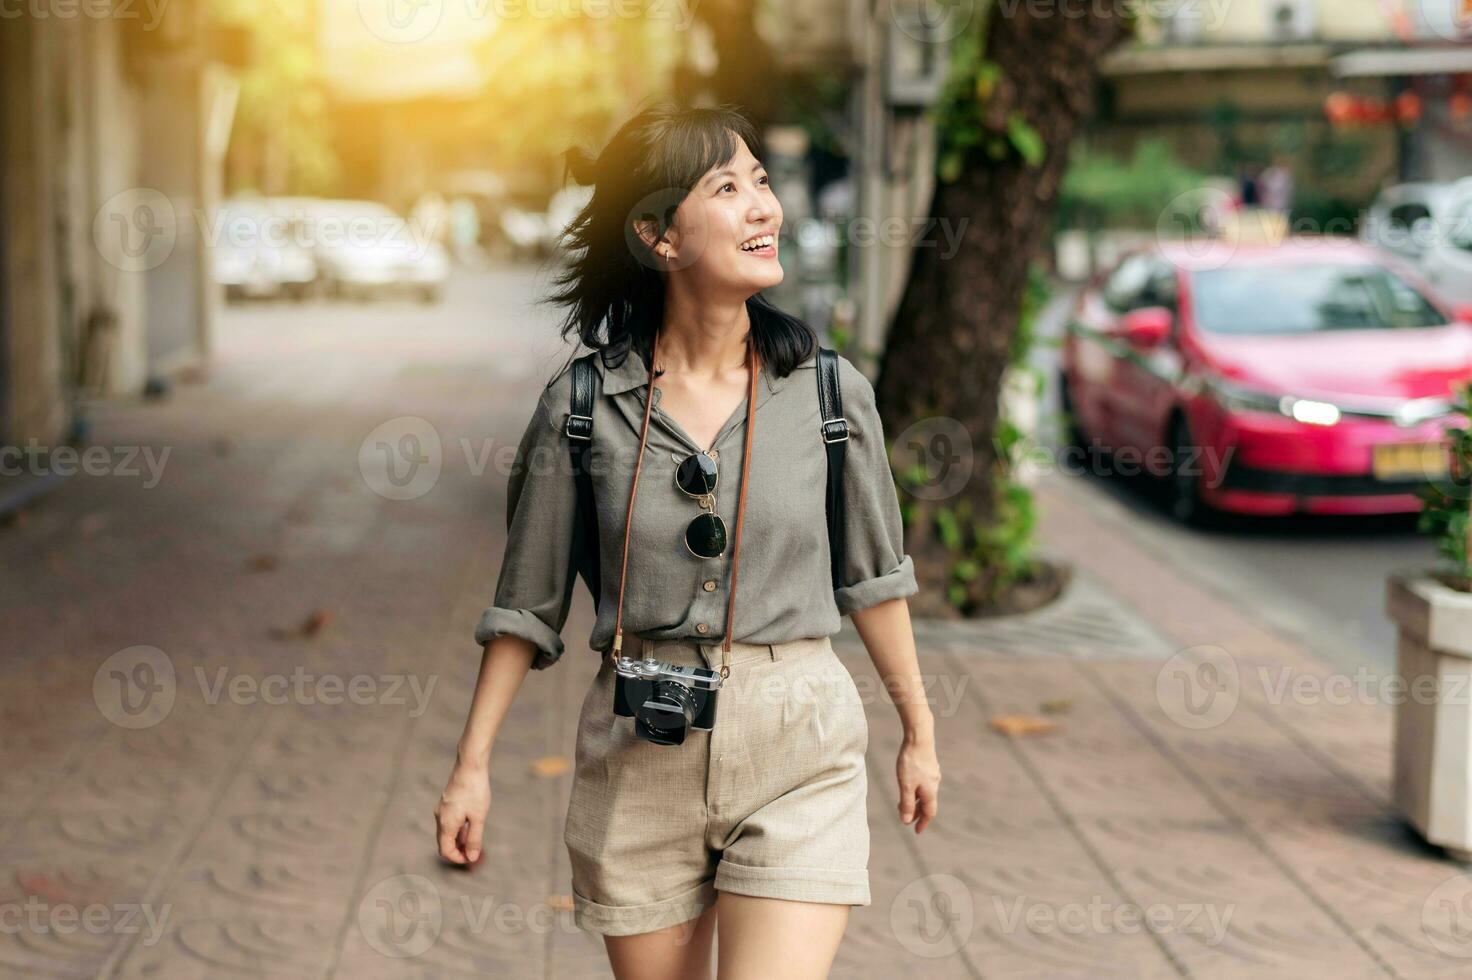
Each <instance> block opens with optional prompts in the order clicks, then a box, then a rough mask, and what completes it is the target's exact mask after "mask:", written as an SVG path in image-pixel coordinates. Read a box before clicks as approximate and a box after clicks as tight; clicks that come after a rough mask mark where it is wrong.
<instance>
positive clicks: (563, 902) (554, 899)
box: [547, 895, 572, 912]
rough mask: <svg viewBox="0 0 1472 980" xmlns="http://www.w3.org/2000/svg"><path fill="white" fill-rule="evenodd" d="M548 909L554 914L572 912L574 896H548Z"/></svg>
mask: <svg viewBox="0 0 1472 980" xmlns="http://www.w3.org/2000/svg"><path fill="white" fill-rule="evenodd" d="M547 907H548V908H550V909H551V910H552V911H554V912H571V911H572V896H571V895H548V896H547Z"/></svg>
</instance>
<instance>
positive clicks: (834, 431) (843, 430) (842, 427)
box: [823, 417, 848, 442]
mask: <svg viewBox="0 0 1472 980" xmlns="http://www.w3.org/2000/svg"><path fill="white" fill-rule="evenodd" d="M830 426H831V427H832V428H830ZM823 441H824V442H847V441H848V419H846V418H843V417H839V418H836V419H824V420H823Z"/></svg>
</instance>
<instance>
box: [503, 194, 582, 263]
mask: <svg viewBox="0 0 1472 980" xmlns="http://www.w3.org/2000/svg"><path fill="white" fill-rule="evenodd" d="M592 194H593V188H591V187H584V186H581V185H578V184H572V185H569V186H567V187H564V188H562V189H561V190H559V191H557V192H556V193H555V194H553V195H552V197H551V199H550V200H549V201H548V202H547V207H546V209H545V210H543V211H534V210H529V209H526V208H521V207H517V206H515V205H508V206H506V207H505V208H504V209H503V210H502V211H501V215H500V230H501V234H502V236H503V237H504V238H505V240H506V242H507V243H508V244H510V245H511V247H512V251H513V253H514V254H517V255H521V256H544V255H548V254H550V253H551V252H552V251H553V249H555V248H556V247H557V243H558V241H559V240H560V239H561V238H562V234H563V232H565V231H566V230H567V226H568V225H570V224H571V223H572V221H573V219H574V218H576V217H577V214H578V212H579V211H580V210H582V208H583V206H584V205H586V204H587V203H588V201H589V199H590V198H591V197H592Z"/></svg>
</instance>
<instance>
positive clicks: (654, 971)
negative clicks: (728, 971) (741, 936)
mask: <svg viewBox="0 0 1472 980" xmlns="http://www.w3.org/2000/svg"><path fill="white" fill-rule="evenodd" d="M720 904H721V903H720V901H717V902H716V903H715V905H711V906H709V907H707V908H706V910H705V911H704V912H702V913H701V914H700V915H699V916H698V917H697V918H694V919H691V920H690V921H689V922H681V923H680V924H679V925H674V926H670V927H669V928H667V929H659V930H657V931H655V932H641V933H639V934H638V935H635V936H604V937H603V945H604V946H605V947H607V949H608V963H609V965H610V966H611V967H613V975H614V977H615V980H710V952H711V940H712V938H713V937H714V936H715V931H716V907H717V906H719V905H720Z"/></svg>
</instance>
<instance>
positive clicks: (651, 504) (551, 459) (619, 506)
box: [475, 352, 918, 669]
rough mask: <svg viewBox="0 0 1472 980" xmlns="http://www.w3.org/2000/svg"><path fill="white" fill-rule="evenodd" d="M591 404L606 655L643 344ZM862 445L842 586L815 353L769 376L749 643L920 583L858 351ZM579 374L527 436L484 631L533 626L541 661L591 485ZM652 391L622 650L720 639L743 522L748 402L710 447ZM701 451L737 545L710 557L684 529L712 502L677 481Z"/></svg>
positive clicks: (740, 633) (741, 582)
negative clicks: (834, 561) (571, 450)
mask: <svg viewBox="0 0 1472 980" xmlns="http://www.w3.org/2000/svg"><path fill="white" fill-rule="evenodd" d="M593 363H594V364H595V365H596V366H597V369H598V370H599V371H600V373H601V374H602V377H603V387H602V395H601V396H600V397H599V398H598V399H597V400H596V402H595V404H594V407H593V420H594V421H593V441H592V444H591V446H590V447H589V450H588V461H589V467H590V471H591V473H592V483H593V491H594V497H595V499H596V501H597V508H598V533H599V559H600V569H601V573H600V584H601V588H602V592H603V595H602V598H601V601H600V602H599V604H598V619H597V623H596V624H595V625H594V627H593V633H592V636H591V637H590V639H589V644H590V646H591V647H592V648H593V649H594V650H597V651H599V652H600V653H604V654H606V653H607V652H608V650H609V648H610V647H611V646H612V644H613V631H614V618H615V615H616V611H617V610H616V607H617V604H618V588H619V568H620V564H621V561H622V550H623V534H624V517H625V512H626V510H627V507H628V500H629V484H630V482H631V481H632V479H633V473H634V459H635V456H636V454H637V453H638V448H639V430H640V426H641V424H642V422H643V418H644V400H645V397H646V392H647V390H648V387H649V384H648V371H647V368H646V367H645V364H644V361H643V359H642V358H641V357H640V356H639V355H638V354H636V353H633V352H630V353H629V354H628V356H627V357H625V358H624V359H623V362H622V364H620V365H619V366H618V367H615V368H609V367H607V366H606V365H604V364H603V359H602V358H601V357H594V358H593ZM838 364H839V378H840V380H841V383H842V393H843V409H844V416H845V417H846V418H847V419H848V428H849V441H848V449H847V454H846V460H845V466H844V500H845V523H846V526H847V560H846V567H845V568H844V570H843V582H844V585H843V587H842V588H839V589H836V590H835V589H834V588H833V583H832V576H831V573H830V569H829V550H828V530H827V523H826V516H825V514H826V509H825V495H826V480H827V466H828V460H827V454H826V452H825V451H824V446H823V440H822V435H821V432H820V431H819V424H820V421H821V419H822V415H821V413H820V411H819V407H818V384H817V358H816V356H814V357H811V358H809V359H808V360H807V361H804V362H803V363H802V364H799V365H798V366H797V367H796V368H794V369H793V371H792V373H791V374H789V375H788V376H787V377H785V378H780V377H776V376H774V375H771V374H768V373H767V370H766V365H765V364H763V366H762V370H761V375H760V377H759V378H758V380H757V402H756V418H755V428H756V441H755V443H754V444H753V447H752V452H751V471H750V479H751V485H750V487H749V488H748V490H747V496H746V522H745V525H744V527H743V528H742V533H741V571H740V574H739V577H738V582H737V586H736V587H737V593H738V594H737V596H736V612H735V619H736V629H735V632H734V634H733V635H732V639H733V640H735V641H737V642H745V643H782V642H786V641H788V640H796V639H803V638H807V637H816V636H830V635H832V634H833V633H836V632H837V631H838V629H839V626H840V622H841V619H840V618H841V617H842V616H846V615H848V614H849V613H852V612H854V611H856V610H859V609H864V608H867V607H868V606H872V605H874V604H875V603H878V602H882V601H884V600H886V599H893V598H896V597H900V596H909V595H913V594H915V592H916V591H917V590H918V586H917V584H916V581H915V568H914V563H913V562H912V561H911V559H910V556H909V555H907V554H905V553H904V544H903V536H902V527H901V523H900V509H899V501H898V498H897V497H896V493H895V484H894V477H893V474H892V473H891V471H890V467H889V458H888V454H887V453H886V451H885V446H884V432H883V429H882V427H881V425H880V421H879V413H878V411H877V409H876V408H875V403H874V389H873V387H872V386H871V385H870V383H869V379H868V378H866V377H865V376H864V375H863V374H862V373H861V372H860V371H859V369H858V368H856V367H854V366H853V364H851V363H850V362H849V361H848V359H847V358H845V357H842V356H841V355H840V357H839V359H838ZM571 388H572V372H571V370H563V371H562V372H561V373H560V374H558V376H557V377H555V378H553V379H552V381H551V382H549V383H548V385H547V386H546V388H545V389H544V390H543V392H542V395H541V397H540V399H539V400H538V402H537V408H536V411H535V412H534V413H533V415H532V419H531V422H530V423H529V424H528V425H527V427H526V432H525V434H523V436H522V437H521V442H520V444H519V445H518V447H517V451H516V457H515V461H514V463H513V466H512V471H511V475H510V477H509V478H508V480H507V501H506V526H507V533H508V537H507V543H506V551H505V555H504V557H503V560H502V563H501V572H500V578H499V580H498V581H497V584H496V595H495V601H494V604H493V605H491V606H490V607H489V608H487V609H486V610H485V612H484V613H482V614H481V617H480V622H479V623H478V624H477V625H476V629H475V640H476V642H477V643H478V644H482V645H483V644H485V643H486V642H487V641H489V640H490V639H491V638H492V637H495V636H500V635H502V634H511V635H514V636H520V637H522V638H524V639H526V640H529V641H531V642H532V643H533V644H534V645H535V646H536V648H537V654H536V658H535V660H533V662H532V667H533V669H542V668H545V667H548V666H550V665H551V664H553V663H555V662H556V661H557V660H558V658H560V657H561V656H562V652H563V643H562V638H561V636H560V633H561V630H562V627H563V624H564V623H565V622H566V620H567V613H568V608H569V606H570V604H571V601H572V590H571V584H572V583H573V582H575V578H574V577H573V576H570V575H569V569H570V567H571V564H570V563H571V561H572V554H571V547H572V539H573V520H574V513H575V510H576V501H577V491H576V486H575V483H574V479H573V473H572V466H571V463H570V461H569V456H568V445H567V438H566V436H565V435H564V434H563V424H564V422H565V420H566V417H567V413H568V411H569V408H570V392H571ZM654 391H655V395H654V410H653V413H652V415H651V417H650V420H649V439H648V444H647V448H646V450H645V453H646V455H645V458H644V464H643V468H642V470H641V472H640V476H639V492H638V495H637V497H636V499H635V501H634V521H633V528H632V535H631V538H630V541H629V564H628V578H627V585H626V586H625V591H624V616H623V629H624V639H625V642H624V647H623V649H624V651H625V652H626V653H637V647H636V646H635V644H634V636H635V634H637V635H639V636H643V637H647V638H649V639H651V640H658V641H669V640H675V639H688V640H693V641H695V642H697V643H706V644H711V645H715V644H718V643H719V642H720V641H721V639H722V638H723V637H724V635H725V628H726V622H725V619H726V599H727V594H728V589H729V581H730V570H731V554H732V551H733V549H734V544H735V534H736V503H737V495H738V493H739V490H740V481H741V455H742V452H743V450H744V446H745V441H746V399H745V398H743V399H742V400H741V404H740V405H739V406H738V407H737V408H736V410H735V411H734V412H732V413H731V417H730V418H729V419H727V420H726V423H725V424H724V425H723V426H722V427H721V430H720V432H719V433H718V434H717V435H716V438H715V442H714V443H712V444H711V446H709V447H701V446H698V445H696V443H695V441H694V440H693V439H691V438H690V436H689V435H687V434H686V433H685V431H684V430H683V429H681V428H680V425H679V423H677V422H676V421H675V420H674V419H673V418H671V417H669V416H667V415H665V413H664V412H663V411H661V410H660V407H659V402H660V397H661V396H662V394H663V392H661V391H660V390H659V389H658V388H656V389H655V390H654ZM702 448H708V449H711V450H713V451H714V453H715V455H716V458H717V464H718V467H719V476H718V478H717V485H716V493H715V497H716V511H717V513H719V514H720V515H721V516H722V518H724V520H725V522H726V529H727V538H728V545H727V548H726V553H725V554H724V555H722V556H721V557H720V558H697V557H696V556H695V555H693V554H691V552H690V551H689V550H688V549H687V548H686V547H685V543H684V534H685V528H686V526H687V525H688V524H689V523H690V520H691V519H692V518H693V517H695V516H696V515H698V514H699V513H700V512H701V511H700V505H699V503H698V502H697V501H696V500H695V498H693V497H689V496H687V495H685V494H684V493H683V492H681V491H680V489H679V488H678V487H677V486H676V485H675V468H676V466H677V465H678V464H679V462H680V460H682V459H684V458H685V457H686V456H689V455H690V454H691V453H693V452H697V451H699V450H700V449H702Z"/></svg>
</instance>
